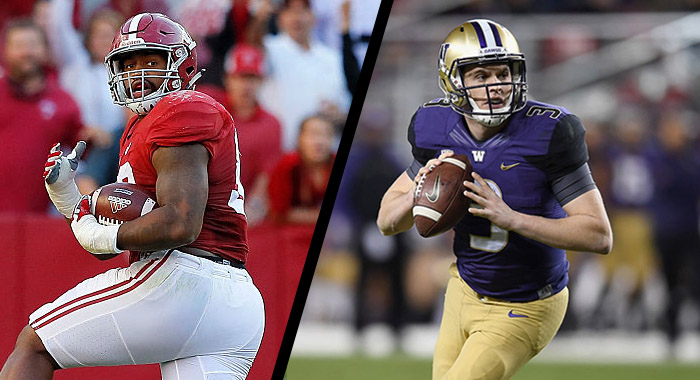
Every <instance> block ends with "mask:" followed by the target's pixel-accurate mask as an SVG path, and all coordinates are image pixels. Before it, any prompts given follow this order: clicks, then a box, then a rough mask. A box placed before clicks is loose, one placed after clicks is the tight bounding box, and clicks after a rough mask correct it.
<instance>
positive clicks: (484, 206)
mask: <svg viewBox="0 0 700 380" xmlns="http://www.w3.org/2000/svg"><path fill="white" fill-rule="evenodd" d="M472 177H473V178H474V182H469V181H464V187H466V188H467V190H465V191H464V195H465V196H466V197H467V198H469V199H471V200H472V201H473V203H472V206H471V207H469V212H470V213H471V214H472V215H475V216H480V217H482V218H486V219H488V220H490V221H491V223H493V224H495V225H497V226H498V227H501V228H503V229H505V230H512V228H513V224H514V222H515V218H516V217H517V213H516V212H515V211H513V209H511V208H510V207H509V206H508V205H507V204H506V202H504V201H503V198H501V197H500V196H498V194H496V192H495V191H494V190H493V189H492V188H491V186H489V184H488V183H486V181H485V180H484V179H483V178H481V176H480V175H479V174H477V173H475V172H472Z"/></svg>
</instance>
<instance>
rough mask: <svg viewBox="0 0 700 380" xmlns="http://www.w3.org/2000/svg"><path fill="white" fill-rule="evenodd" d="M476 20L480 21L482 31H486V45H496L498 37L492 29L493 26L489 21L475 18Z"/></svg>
mask: <svg viewBox="0 0 700 380" xmlns="http://www.w3.org/2000/svg"><path fill="white" fill-rule="evenodd" d="M475 21H476V22H478V23H479V26H480V27H481V31H482V32H483V33H484V37H486V47H496V46H498V45H496V37H494V35H493V30H491V26H489V23H488V21H486V20H475Z"/></svg>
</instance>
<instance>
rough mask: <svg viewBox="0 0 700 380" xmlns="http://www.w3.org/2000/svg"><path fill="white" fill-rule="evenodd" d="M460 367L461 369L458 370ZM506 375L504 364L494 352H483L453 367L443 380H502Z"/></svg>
mask: <svg viewBox="0 0 700 380" xmlns="http://www.w3.org/2000/svg"><path fill="white" fill-rule="evenodd" d="M460 367H461V368H460ZM505 375H506V363H505V362H504V360H503V358H502V357H501V356H500V355H499V354H498V352H496V351H495V350H489V349H487V350H483V351H481V352H480V353H479V354H478V356H476V357H474V358H470V360H468V361H467V362H466V363H464V364H463V366H462V365H455V366H453V369H452V370H450V371H449V372H448V373H447V376H446V377H445V379H448V380H458V379H469V380H503V379H504V378H505Z"/></svg>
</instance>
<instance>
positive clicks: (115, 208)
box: [107, 195, 131, 214]
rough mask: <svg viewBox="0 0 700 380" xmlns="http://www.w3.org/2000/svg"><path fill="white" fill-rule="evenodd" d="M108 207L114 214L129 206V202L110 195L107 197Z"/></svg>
mask: <svg viewBox="0 0 700 380" xmlns="http://www.w3.org/2000/svg"><path fill="white" fill-rule="evenodd" d="M107 200H108V201H109V206H110V207H111V208H112V214H116V213H117V212H119V211H120V210H123V209H124V208H126V207H127V206H129V205H130V204H131V200H129V199H124V198H121V197H117V196H114V195H110V196H108V197H107Z"/></svg>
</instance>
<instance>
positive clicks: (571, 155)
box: [407, 99, 588, 302]
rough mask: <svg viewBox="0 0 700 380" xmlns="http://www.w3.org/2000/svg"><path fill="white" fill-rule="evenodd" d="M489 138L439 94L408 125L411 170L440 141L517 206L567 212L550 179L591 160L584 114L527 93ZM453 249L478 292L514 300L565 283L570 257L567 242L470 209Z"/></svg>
mask: <svg viewBox="0 0 700 380" xmlns="http://www.w3.org/2000/svg"><path fill="white" fill-rule="evenodd" d="M507 123H508V124H507V125H506V126H505V127H504V128H503V129H502V130H501V131H500V132H499V133H497V134H496V135H495V136H493V137H492V138H490V139H488V140H486V141H477V140H475V139H474V138H473V137H472V136H471V134H470V133H469V132H468V129H467V126H466V122H465V120H464V117H463V116H462V115H460V114H458V113H457V112H455V111H454V110H453V109H452V108H450V106H449V105H448V104H447V103H445V102H444V100H442V99H438V100H435V101H432V102H429V103H426V104H424V105H423V106H422V107H421V108H419V109H418V111H416V113H415V114H414V116H413V119H412V120H411V125H410V127H409V136H408V138H409V141H410V143H411V145H412V152H413V156H414V158H415V160H414V163H413V165H411V167H410V168H409V169H408V170H407V173H408V174H409V176H410V177H411V178H413V177H414V176H415V174H416V173H417V171H418V169H419V168H420V167H422V166H423V165H425V163H426V162H427V161H428V160H429V159H431V158H434V157H437V156H439V155H440V152H441V151H442V150H443V149H451V150H453V151H454V152H455V154H466V155H467V156H468V157H469V158H470V159H471V161H472V165H473V167H474V171H475V172H477V173H479V174H480V175H481V176H482V177H483V178H484V179H485V180H486V181H487V182H488V183H489V185H490V186H491V187H492V188H493V189H494V191H496V193H497V194H499V196H501V197H502V198H503V200H504V201H505V202H506V204H508V206H510V207H511V208H512V209H513V210H515V211H518V212H522V213H526V214H530V215H539V216H543V217H545V218H554V219H556V218H563V217H565V216H566V213H565V212H564V210H563V209H562V207H561V205H560V202H559V201H558V200H557V198H556V197H555V195H554V193H553V191H552V183H553V182H556V181H557V180H558V179H560V178H562V177H563V176H564V175H566V174H569V173H571V172H573V171H574V170H576V169H577V168H579V167H581V166H582V165H584V164H585V163H586V161H587V160H588V150H587V147H586V143H585V141H584V135H585V130H584V128H583V125H582V124H581V121H580V120H579V119H578V118H577V117H576V116H575V115H572V114H571V113H569V111H567V110H566V109H564V108H561V107H557V106H553V105H549V104H544V103H539V102H534V101H529V102H528V103H527V104H526V106H525V107H524V108H523V109H522V110H521V111H519V112H516V113H514V114H513V115H512V116H511V117H510V118H509V119H508V121H507ZM453 250H454V252H455V255H456V256H457V267H458V269H459V273H460V275H461V276H462V278H463V279H464V281H466V282H467V284H469V286H470V287H471V288H472V289H474V290H475V291H476V292H477V293H480V294H482V295H486V296H489V297H494V298H499V299H504V300H510V301H518V302H524V301H532V300H536V299H540V298H546V297H548V296H550V295H552V294H555V293H557V292H559V291H560V290H562V289H563V288H564V287H565V286H566V284H567V283H568V269H569V263H568V261H567V259H566V255H565V252H564V250H562V249H557V248H553V247H550V246H547V245H544V244H542V243H539V242H537V241H534V240H532V239H528V238H525V237H523V236H521V235H519V234H517V233H515V232H512V231H506V230H503V229H501V228H499V227H497V226H496V225H494V224H492V223H491V222H490V221H489V220H488V219H485V218H481V217H476V216H473V215H472V214H469V213H468V214H467V215H466V216H465V217H464V218H463V219H462V220H461V221H460V222H459V223H458V224H457V225H456V226H455V240H454V247H453Z"/></svg>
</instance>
